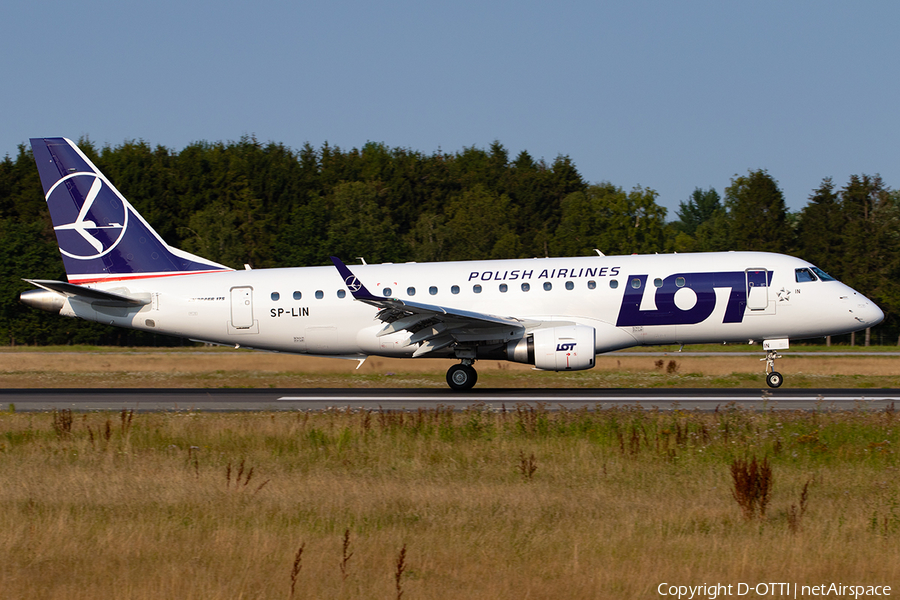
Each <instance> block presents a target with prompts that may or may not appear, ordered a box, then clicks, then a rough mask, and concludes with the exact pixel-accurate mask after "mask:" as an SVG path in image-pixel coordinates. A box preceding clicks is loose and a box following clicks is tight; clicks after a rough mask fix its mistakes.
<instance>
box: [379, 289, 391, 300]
mask: <svg viewBox="0 0 900 600" xmlns="http://www.w3.org/2000/svg"><path fill="white" fill-rule="evenodd" d="M391 291H392V290H391V288H384V291H383V292H381V293H382V294H384V297H385V298H389V297H390V296H391Z"/></svg>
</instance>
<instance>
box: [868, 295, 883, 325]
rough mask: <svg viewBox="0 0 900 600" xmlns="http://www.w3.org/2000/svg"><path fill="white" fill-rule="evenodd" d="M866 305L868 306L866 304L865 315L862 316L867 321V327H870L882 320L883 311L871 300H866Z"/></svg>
mask: <svg viewBox="0 0 900 600" xmlns="http://www.w3.org/2000/svg"><path fill="white" fill-rule="evenodd" d="M867 305H868V306H866V310H865V311H864V313H865V316H864V317H863V319H865V320H866V321H867V322H868V323H869V327H871V326H872V325H878V324H879V323H881V322H882V321H884V311H882V310H881V309H880V308H878V307H877V306H876V305H875V303H874V302H872V301H871V300H869V301H868V302H867Z"/></svg>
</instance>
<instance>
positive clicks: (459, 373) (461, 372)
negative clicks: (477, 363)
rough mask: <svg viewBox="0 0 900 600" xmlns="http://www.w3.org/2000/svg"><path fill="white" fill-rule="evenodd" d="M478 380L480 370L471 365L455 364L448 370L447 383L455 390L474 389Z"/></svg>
mask: <svg viewBox="0 0 900 600" xmlns="http://www.w3.org/2000/svg"><path fill="white" fill-rule="evenodd" d="M476 381H478V371H476V370H475V368H474V367H472V366H470V365H462V364H460V365H453V366H452V367H450V368H449V369H448V370H447V385H449V386H450V389H451V390H453V391H454V392H463V391H465V390H470V389H472V386H474V385H475V382H476Z"/></svg>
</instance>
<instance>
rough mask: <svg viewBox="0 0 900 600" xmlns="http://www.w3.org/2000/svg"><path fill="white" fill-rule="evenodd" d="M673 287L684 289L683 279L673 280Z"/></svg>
mask: <svg viewBox="0 0 900 600" xmlns="http://www.w3.org/2000/svg"><path fill="white" fill-rule="evenodd" d="M675 287H684V277H676V278H675Z"/></svg>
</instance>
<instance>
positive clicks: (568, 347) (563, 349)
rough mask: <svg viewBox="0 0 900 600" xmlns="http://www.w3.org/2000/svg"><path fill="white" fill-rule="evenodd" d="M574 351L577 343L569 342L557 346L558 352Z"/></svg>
mask: <svg viewBox="0 0 900 600" xmlns="http://www.w3.org/2000/svg"><path fill="white" fill-rule="evenodd" d="M574 349H575V342H569V343H567V344H557V345H556V351H557V352H566V351H568V350H574Z"/></svg>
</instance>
